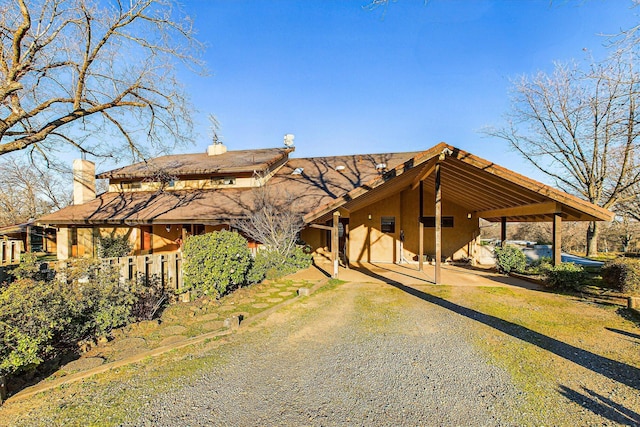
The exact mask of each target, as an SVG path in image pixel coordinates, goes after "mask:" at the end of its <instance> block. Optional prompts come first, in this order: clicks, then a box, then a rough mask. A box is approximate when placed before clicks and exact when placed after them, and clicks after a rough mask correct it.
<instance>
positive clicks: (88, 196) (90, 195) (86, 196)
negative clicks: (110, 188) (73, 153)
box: [73, 159, 96, 205]
mask: <svg viewBox="0 0 640 427" xmlns="http://www.w3.org/2000/svg"><path fill="white" fill-rule="evenodd" d="M95 198H96V165H95V164H94V163H93V162H90V161H89V160H83V159H76V160H74V161H73V204H74V205H81V204H83V203H87V202H89V201H91V200H93V199H95Z"/></svg>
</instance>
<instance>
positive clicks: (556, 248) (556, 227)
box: [553, 213, 562, 265]
mask: <svg viewBox="0 0 640 427" xmlns="http://www.w3.org/2000/svg"><path fill="white" fill-rule="evenodd" d="M561 251H562V216H561V215H560V213H554V214H553V265H560V264H561V263H562V255H561Z"/></svg>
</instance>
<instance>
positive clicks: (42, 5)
mask: <svg viewBox="0 0 640 427" xmlns="http://www.w3.org/2000/svg"><path fill="white" fill-rule="evenodd" d="M0 4H1V5H2V6H1V9H2V13H1V14H0V155H3V154H6V153H10V152H15V151H19V150H29V152H30V153H31V154H32V155H33V154H38V155H40V156H42V157H44V158H45V159H47V160H48V159H49V157H50V156H52V154H53V153H55V152H56V151H60V150H62V149H64V148H65V147H67V148H68V147H74V148H75V149H77V150H79V151H81V152H83V153H90V154H92V155H94V156H115V157H118V156H119V155H121V154H123V153H125V154H126V153H131V154H132V155H134V156H135V157H137V156H139V155H141V154H144V150H145V147H152V148H154V149H162V148H167V147H170V146H173V145H175V144H176V143H178V142H182V141H185V140H186V139H187V138H188V137H189V132H190V125H191V123H190V120H189V117H190V113H191V111H189V110H188V108H187V102H186V97H185V94H184V93H183V91H182V89H181V86H180V85H179V84H178V82H177V81H176V78H175V69H174V68H175V65H176V63H179V62H182V63H184V64H186V65H187V66H190V67H192V68H193V69H198V70H200V69H201V66H202V64H201V62H200V61H199V60H198V59H197V55H198V53H199V51H200V48H201V46H200V44H199V43H198V42H197V41H196V40H195V38H194V32H193V28H192V23H191V21H190V20H189V19H188V17H185V16H183V15H182V14H181V13H180V11H179V10H177V9H176V7H175V5H174V4H173V1H172V0H131V1H126V2H122V1H114V2H101V1H98V0H32V1H28V0H3V1H2V2H1V3H0ZM92 135H100V137H99V138H95V137H93V138H92Z"/></svg>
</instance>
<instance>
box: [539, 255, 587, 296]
mask: <svg viewBox="0 0 640 427" xmlns="http://www.w3.org/2000/svg"><path fill="white" fill-rule="evenodd" d="M588 280H589V275H588V274H587V272H586V271H584V268H582V267H581V266H579V265H577V264H574V263H572V262H563V263H561V264H559V265H556V266H553V267H549V268H547V269H546V270H545V272H544V282H545V285H546V286H548V287H550V288H553V289H574V290H579V289H580V288H581V287H582V286H584V285H586V284H587V282H588Z"/></svg>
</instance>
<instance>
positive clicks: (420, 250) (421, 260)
mask: <svg viewBox="0 0 640 427" xmlns="http://www.w3.org/2000/svg"><path fill="white" fill-rule="evenodd" d="M423 182H424V181H420V202H419V203H420V208H419V212H420V213H419V216H418V270H420V271H424V223H423V220H422V217H423V215H424V208H423V202H424V200H423V197H424V191H423V190H424V186H423Z"/></svg>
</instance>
